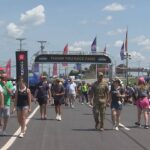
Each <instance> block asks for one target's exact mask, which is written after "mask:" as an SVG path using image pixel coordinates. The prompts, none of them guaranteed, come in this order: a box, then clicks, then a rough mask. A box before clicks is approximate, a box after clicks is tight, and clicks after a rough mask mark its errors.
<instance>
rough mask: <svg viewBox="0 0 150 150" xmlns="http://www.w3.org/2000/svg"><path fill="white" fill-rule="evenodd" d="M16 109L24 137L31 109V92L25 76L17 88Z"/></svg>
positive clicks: (21, 134) (20, 79) (19, 81)
mask: <svg viewBox="0 0 150 150" xmlns="http://www.w3.org/2000/svg"><path fill="white" fill-rule="evenodd" d="M14 107H15V108H14V110H17V118H18V122H19V125H20V126H21V133H20V135H19V137H21V138H22V137H24V134H25V131H26V118H27V114H28V112H30V111H31V92H30V89H29V88H27V86H26V84H25V82H24V80H23V78H22V77H21V78H19V80H18V85H17V90H16V93H15V102H14Z"/></svg>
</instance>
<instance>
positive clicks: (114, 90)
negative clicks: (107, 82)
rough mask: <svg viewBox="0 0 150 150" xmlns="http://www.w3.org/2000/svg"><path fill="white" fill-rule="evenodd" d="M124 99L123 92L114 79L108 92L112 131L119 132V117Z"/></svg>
mask: <svg viewBox="0 0 150 150" xmlns="http://www.w3.org/2000/svg"><path fill="white" fill-rule="evenodd" d="M124 98H125V91H124V89H123V88H122V87H121V83H120V80H119V78H115V79H114V81H113V84H112V87H111V90H110V104H111V117H112V122H113V129H115V130H117V131H118V130H119V123H120V115H121V111H122V107H123V102H124Z"/></svg>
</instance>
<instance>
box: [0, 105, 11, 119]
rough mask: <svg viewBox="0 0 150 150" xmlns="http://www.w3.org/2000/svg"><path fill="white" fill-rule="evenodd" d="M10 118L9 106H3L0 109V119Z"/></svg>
mask: <svg viewBox="0 0 150 150" xmlns="http://www.w3.org/2000/svg"><path fill="white" fill-rule="evenodd" d="M9 116H10V106H4V108H1V109H0V118H2V117H4V118H5V117H9Z"/></svg>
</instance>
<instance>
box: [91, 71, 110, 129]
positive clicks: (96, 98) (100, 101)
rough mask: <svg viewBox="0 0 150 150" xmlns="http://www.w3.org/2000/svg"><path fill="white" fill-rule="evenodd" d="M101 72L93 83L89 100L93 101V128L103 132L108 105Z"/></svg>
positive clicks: (107, 95)
mask: <svg viewBox="0 0 150 150" xmlns="http://www.w3.org/2000/svg"><path fill="white" fill-rule="evenodd" d="M103 77H104V75H103V73H102V72H99V73H98V79H97V81H96V82H95V83H93V85H92V87H91V92H90V98H91V99H92V100H93V102H92V103H93V116H94V120H95V128H96V129H98V128H99V129H100V130H101V131H103V130H104V118H105V110H106V105H107V103H108V97H109V89H108V84H107V82H106V81H104V79H103Z"/></svg>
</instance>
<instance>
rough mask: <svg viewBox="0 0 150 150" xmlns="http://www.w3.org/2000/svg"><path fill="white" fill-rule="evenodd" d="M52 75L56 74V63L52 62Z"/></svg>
mask: <svg viewBox="0 0 150 150" xmlns="http://www.w3.org/2000/svg"><path fill="white" fill-rule="evenodd" d="M53 76H57V63H54V64H53Z"/></svg>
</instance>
